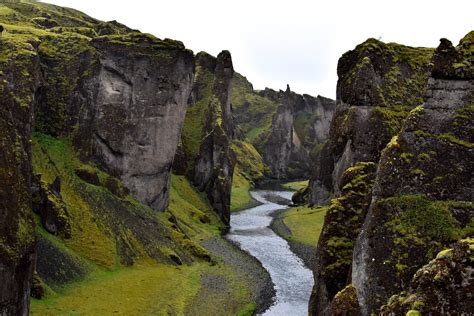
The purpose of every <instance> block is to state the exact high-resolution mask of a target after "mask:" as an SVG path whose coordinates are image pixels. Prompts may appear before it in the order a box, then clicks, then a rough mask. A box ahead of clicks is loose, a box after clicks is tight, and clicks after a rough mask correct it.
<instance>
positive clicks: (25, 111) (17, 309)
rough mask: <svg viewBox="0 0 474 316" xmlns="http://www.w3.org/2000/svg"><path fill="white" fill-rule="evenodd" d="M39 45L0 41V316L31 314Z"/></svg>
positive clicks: (3, 39) (8, 40) (2, 39)
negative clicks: (33, 146)
mask: <svg viewBox="0 0 474 316" xmlns="http://www.w3.org/2000/svg"><path fill="white" fill-rule="evenodd" d="M37 45H38V43H37V42H35V41H31V42H28V41H22V40H21V39H20V40H18V41H15V40H13V39H12V38H9V37H3V38H0V147H1V149H0V218H1V221H0V280H1V282H0V314H1V315H28V311H29V295H30V284H31V278H32V273H33V269H34V265H35V238H34V225H33V218H32V213H31V203H32V198H31V193H30V185H31V175H32V168H31V144H30V139H31V130H32V123H33V103H34V101H35V93H36V91H37V89H38V86H39V84H40V75H39V60H38V54H37V52H36V48H37ZM25 74H28V75H27V76H25Z"/></svg>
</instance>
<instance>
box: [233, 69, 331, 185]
mask: <svg viewBox="0 0 474 316" xmlns="http://www.w3.org/2000/svg"><path fill="white" fill-rule="evenodd" d="M234 82H235V85H234V86H235V88H234V89H233V92H232V105H233V108H234V113H235V121H236V123H237V124H238V126H239V127H240V128H241V132H242V134H243V135H242V137H243V138H245V139H246V140H247V141H248V142H250V143H252V144H253V145H254V146H255V147H256V148H257V150H258V151H259V152H260V153H261V155H262V157H263V159H264V163H265V164H266V165H268V167H269V170H268V172H267V176H269V177H273V178H278V179H279V178H281V179H297V178H307V177H308V173H309V170H310V169H311V165H312V162H311V161H312V159H313V158H314V157H316V156H317V153H318V152H319V150H320V149H321V147H322V144H323V143H324V142H325V140H326V138H327V135H328V131H329V124H330V122H331V118H332V115H333V112H334V109H335V104H334V101H333V100H331V99H328V98H325V97H322V96H318V97H312V96H310V95H307V94H304V95H300V94H297V93H295V92H292V91H291V90H290V88H289V87H287V90H286V91H281V90H280V91H274V90H272V89H269V88H266V89H265V90H262V91H255V90H254V89H253V86H252V84H251V83H250V82H248V81H247V79H246V78H245V77H243V76H242V75H240V74H236V75H235V78H234Z"/></svg>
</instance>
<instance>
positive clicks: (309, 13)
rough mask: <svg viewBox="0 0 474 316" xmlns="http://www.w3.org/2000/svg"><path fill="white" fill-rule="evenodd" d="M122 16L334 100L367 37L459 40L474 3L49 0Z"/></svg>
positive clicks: (248, 72) (255, 75)
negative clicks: (342, 62) (346, 65)
mask: <svg viewBox="0 0 474 316" xmlns="http://www.w3.org/2000/svg"><path fill="white" fill-rule="evenodd" d="M44 2H48V3H53V4H57V5H61V6H68V7H73V8H75V9H78V10H81V11H83V12H85V13H87V14H89V15H90V16H92V17H95V18H98V19H100V20H117V21H119V22H121V23H124V24H126V25H128V26H129V27H132V28H136V29H139V30H141V31H142V32H148V33H152V34H154V35H156V36H157V37H159V38H165V37H168V38H173V39H178V40H181V41H183V42H184V44H185V45H186V46H187V47H189V48H190V49H192V50H194V51H195V52H198V51H201V50H204V51H207V52H208V53H210V54H213V55H217V54H218V53H219V52H220V51H221V50H223V49H227V50H229V51H230V52H231V53H232V58H233V61H234V68H235V69H236V70H237V71H238V72H240V73H241V74H243V75H245V76H247V78H248V79H249V80H250V81H251V82H252V83H253V84H254V87H255V88H258V89H262V88H264V87H272V88H274V89H284V88H285V87H286V84H287V83H288V84H290V87H291V88H292V90H294V91H297V92H300V93H308V94H313V95H316V94H321V95H324V96H327V97H331V98H335V89H336V80H337V74H336V66H337V61H338V59H339V57H340V56H341V55H342V54H343V53H344V52H346V51H347V50H350V49H352V48H354V47H355V46H356V45H357V44H358V43H360V42H363V41H364V40H365V39H367V38H368V37H375V38H378V37H381V39H382V40H383V41H385V42H398V43H402V44H406V45H411V46H425V47H436V46H437V45H438V40H439V38H441V37H446V38H449V39H450V40H451V41H453V42H454V43H455V44H457V42H458V41H459V39H460V38H461V37H462V36H464V35H465V34H466V33H467V32H468V31H470V30H473V29H474V25H473V24H474V20H472V12H474V1H472V0H457V1H451V2H448V1H446V0H443V1H440V0H398V1H380V0H379V1H375V0H357V1H354V0H325V1H320V0H312V1H311V0H293V1H282V0H273V1H268V0H252V1H250V0H241V1H217V0H200V1H185V0H167V1H146V0H135V1H130V0H127V1H122V0H115V1H110V0H102V1H98V0H81V1H77V0H45V1H44Z"/></svg>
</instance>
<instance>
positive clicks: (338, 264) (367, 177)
mask: <svg viewBox="0 0 474 316" xmlns="http://www.w3.org/2000/svg"><path fill="white" fill-rule="evenodd" d="M374 179H375V163H373V162H359V163H357V164H356V165H355V166H354V167H352V168H349V169H347V170H346V172H345V173H344V175H343V179H342V183H341V188H340V190H341V195H340V196H339V197H338V198H335V199H333V200H332V201H331V202H330V205H329V209H328V211H327V213H326V217H325V219H324V226H323V230H322V233H321V236H320V238H319V242H318V247H317V250H316V264H315V268H314V280H315V286H314V288H313V292H312V294H311V300H310V305H309V308H310V314H311V315H326V314H330V313H331V311H330V310H331V301H333V299H334V297H335V296H336V293H338V292H339V291H341V290H343V289H344V288H345V287H346V285H347V284H349V283H350V271H351V267H352V253H353V248H354V240H355V239H356V238H357V235H358V234H359V232H360V230H361V229H362V225H363V223H364V220H365V216H366V214H367V211H368V208H369V205H370V201H371V191H372V185H373V182H374ZM352 290H353V289H351V291H352ZM336 305H337V304H336V303H334V301H333V303H332V306H336ZM341 310H342V307H341V306H339V311H341ZM348 312H349V311H348ZM337 313H340V312H337ZM337 313H336V314H337Z"/></svg>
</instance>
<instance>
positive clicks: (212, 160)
mask: <svg viewBox="0 0 474 316" xmlns="http://www.w3.org/2000/svg"><path fill="white" fill-rule="evenodd" d="M201 56H202V57H200V58H199V57H198V59H197V65H198V66H200V67H204V68H206V69H209V70H211V73H213V74H214V77H215V79H214V82H213V84H212V93H211V96H210V98H209V101H208V104H207V109H206V116H205V117H206V121H205V124H204V126H203V130H202V136H203V139H202V141H201V144H200V148H199V156H198V159H197V162H196V165H195V173H194V183H195V185H196V186H197V188H198V189H199V190H200V191H205V192H206V194H207V197H208V198H209V201H210V202H211V205H212V207H213V208H214V210H215V212H216V213H217V214H218V215H219V217H220V218H221V220H222V221H223V222H224V223H225V224H229V220H230V193H231V188H232V176H233V172H234V165H235V158H234V156H233V152H232V150H231V144H232V139H233V136H234V123H233V119H232V113H231V107H230V93H231V85H232V77H233V75H234V69H233V66H232V59H231V56H230V53H229V52H227V51H223V52H221V53H220V54H219V55H218V56H217V59H215V60H212V59H210V58H209V56H206V55H201ZM196 99H197V100H199V90H198V91H197V95H196Z"/></svg>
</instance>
